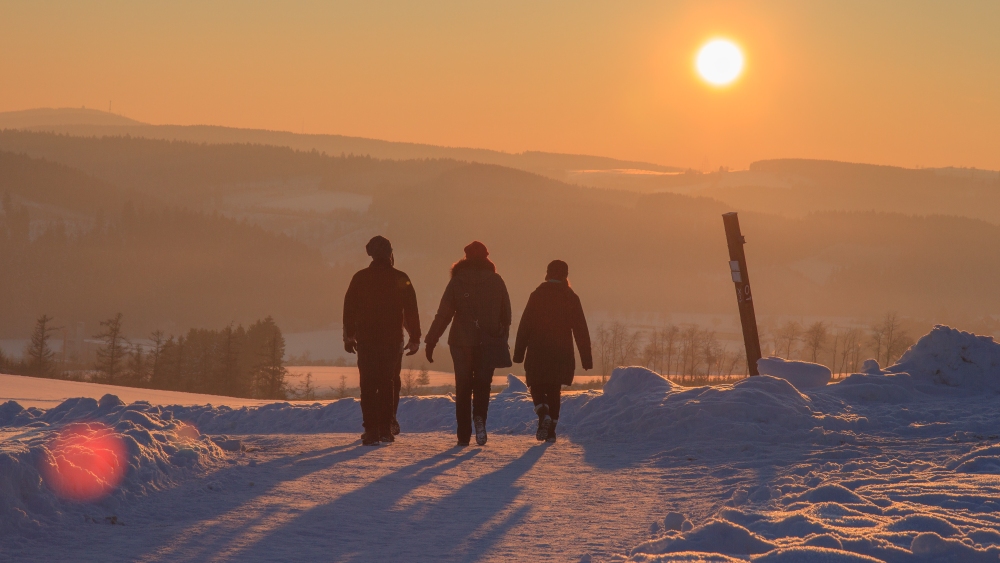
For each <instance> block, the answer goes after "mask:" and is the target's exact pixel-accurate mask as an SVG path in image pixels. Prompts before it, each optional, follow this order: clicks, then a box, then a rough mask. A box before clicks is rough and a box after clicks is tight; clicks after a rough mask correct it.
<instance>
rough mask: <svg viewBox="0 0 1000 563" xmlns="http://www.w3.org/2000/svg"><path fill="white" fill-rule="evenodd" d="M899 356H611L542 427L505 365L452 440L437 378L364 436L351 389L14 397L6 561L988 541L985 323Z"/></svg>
mask: <svg viewBox="0 0 1000 563" xmlns="http://www.w3.org/2000/svg"><path fill="white" fill-rule="evenodd" d="M892 369H893V370H895V371H891V372H890V373H888V374H883V373H869V374H855V375H853V376H851V377H849V378H847V379H845V380H844V381H840V382H838V383H836V384H834V385H826V386H822V387H819V388H816V389H813V390H810V391H807V392H806V393H803V392H800V391H799V390H797V389H796V388H795V387H794V386H792V385H791V384H790V383H789V382H788V381H786V380H783V379H780V378H775V377H770V376H760V377H754V378H749V379H747V380H745V381H741V382H738V383H736V384H734V385H721V386H713V387H701V388H681V387H678V386H676V385H674V384H672V383H670V382H669V381H667V380H665V379H663V378H662V377H660V376H658V375H656V374H655V373H652V372H650V371H648V370H645V369H643V368H623V369H618V370H615V373H614V375H612V377H611V379H610V380H609V381H608V383H607V384H606V385H605V386H604V389H603V391H602V392H594V391H591V392H584V393H575V394H567V395H566V396H564V400H563V409H562V415H561V417H560V427H559V428H560V430H561V435H562V436H563V437H562V438H561V439H560V441H559V442H558V443H557V444H554V445H546V444H538V443H536V442H535V441H534V440H533V436H532V435H531V434H533V432H532V430H533V429H532V426H533V424H532V419H533V412H532V409H531V401H530V400H529V398H528V396H527V395H526V393H524V389H523V385H522V388H521V389H520V390H519V389H518V388H517V385H516V384H517V383H519V382H517V381H516V380H510V381H509V383H510V385H509V386H508V388H507V390H506V391H505V392H504V393H500V394H498V395H495V396H494V397H493V398H492V400H491V406H490V423H489V424H490V428H491V430H492V431H493V434H492V435H491V439H490V443H489V444H488V445H487V446H486V447H485V448H477V447H471V448H464V449H460V448H455V447H453V443H454V437H453V435H452V434H451V432H450V431H446V430H450V429H451V428H453V424H454V403H453V401H452V400H451V399H450V398H449V397H445V396H439V397H420V398H406V399H405V400H404V401H401V403H400V409H399V419H400V422H401V423H402V424H403V427H404V430H412V431H414V433H412V434H411V433H405V434H404V435H403V436H402V437H401V438H400V440H399V441H398V442H397V443H396V444H394V445H392V446H384V447H378V448H365V447H361V446H360V444H359V440H358V438H357V433H356V430H357V429H359V428H360V426H361V421H360V409H359V408H358V405H357V402H356V401H355V400H354V399H343V400H340V401H334V402H330V403H326V404H288V403H282V404H272V405H266V406H261V407H251V408H247V407H240V408H230V407H209V406H170V405H164V404H159V405H157V404H151V403H148V402H136V403H132V404H125V403H124V402H122V401H121V400H120V399H119V398H118V397H115V396H112V395H107V396H104V397H102V398H101V399H100V401H95V400H94V399H89V398H85V399H71V400H68V401H65V402H64V403H62V404H60V405H58V406H56V407H53V408H50V409H45V410H42V409H38V408H23V407H22V406H21V405H20V404H18V403H16V402H13V401H10V402H6V403H3V404H0V429H2V430H0V561H64V560H65V561H148V562H155V561H240V562H244V561H246V562H254V561H283V560H298V561H354V562H360V561H417V562H420V561H608V562H613V561H619V562H620V561H625V560H626V559H627V560H628V561H630V562H636V563H639V562H642V563H653V562H655V563H676V562H681V561H684V562H686V563H692V562H695V561H705V562H708V561H711V562H714V563H720V562H725V563H733V562H748V561H752V562H753V563H775V562H800V561H805V562H824V563H825V562H831V561H835V562H839V563H871V562H873V561H883V562H886V563H911V562H912V563H928V562H942V561H955V562H962V563H967V562H979V561H983V562H986V561H989V562H992V563H996V562H997V561H1000V407H998V406H997V405H998V402H997V400H998V397H1000V345H998V344H997V343H996V342H993V341H992V339H989V338H983V337H976V336H974V335H971V334H968V333H961V332H959V331H955V330H952V329H949V328H947V327H936V328H935V329H934V330H933V331H932V332H931V333H930V334H928V335H927V336H925V337H923V338H922V339H921V340H920V341H919V342H918V343H917V344H916V345H915V346H914V347H912V348H911V349H910V350H909V351H907V353H906V354H904V357H903V360H901V361H900V363H899V364H897V365H896V366H893V368H892ZM49 384H50V385H51V384H52V383H49ZM15 391H17V392H18V396H26V397H30V395H29V394H25V393H21V392H20V390H15ZM352 430H354V431H353V432H352ZM345 432H350V433H345ZM227 435H228V436H227ZM234 438H238V439H239V440H242V441H243V443H242V445H243V446H250V449H249V450H243V449H241V444H240V442H239V441H238V440H237V439H234ZM121 448H124V450H122V449H121ZM78 464H79V465H78ZM78 467H84V468H90V469H87V471H86V472H84V473H81V472H80V471H79V470H78V469H76V468H78ZM123 467H124V470H119V469H117V468H123ZM91 469H93V473H90V472H89V471H90V470H91ZM112 478H113V479H112ZM102 483H111V484H110V485H107V486H105V485H103V484H102ZM95 487H97V488H96V489H95ZM100 487H105V488H104V489H103V490H104V492H103V493H102V492H101V491H102V489H101V488H100ZM95 491H96V492H97V493H99V495H98V496H97V497H90V496H87V495H90V494H92V493H93V492H95ZM84 496H87V499H89V500H86V501H85V502H81V498H83V497H84ZM72 499H77V500H72ZM112 523H118V524H123V525H108V524H112Z"/></svg>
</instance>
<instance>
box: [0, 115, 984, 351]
mask: <svg viewBox="0 0 1000 563" xmlns="http://www.w3.org/2000/svg"><path fill="white" fill-rule="evenodd" d="M0 147H4V148H14V149H17V150H20V151H23V152H26V153H28V154H30V155H32V156H33V157H36V158H37V157H44V158H45V159H47V160H46V161H44V162H43V161H40V160H33V159H30V158H27V157H24V156H11V155H7V156H5V157H4V159H0V162H9V163H20V164H19V165H18V166H20V168H18V167H17V166H7V167H5V168H3V169H0V171H2V174H0V189H2V190H5V191H8V192H10V193H11V194H13V195H12V207H11V208H10V210H9V211H7V210H6V208H5V213H6V214H7V215H6V217H7V218H6V219H5V220H6V221H7V224H8V227H7V228H6V229H7V231H6V232H7V233H8V234H7V235H6V236H7V237H8V239H7V242H6V243H5V244H6V245H7V246H6V247H5V248H6V249H7V250H5V252H7V253H8V255H10V256H16V257H17V258H16V259H17V260H18V262H17V264H19V266H18V267H17V268H14V269H7V270H5V273H4V274H3V275H4V276H5V277H4V280H5V281H4V283H5V284H7V285H5V286H4V288H6V289H5V291H9V292H10V293H8V295H10V296H12V298H11V299H10V300H8V301H6V302H5V304H4V307H6V308H8V310H10V311H11V314H10V315H5V316H4V321H3V322H5V323H7V324H6V325H5V326H6V327H7V328H5V329H4V330H8V331H12V332H17V331H18V330H22V331H26V330H28V328H30V326H31V322H32V321H33V319H34V318H35V316H37V315H38V314H41V313H42V312H48V313H49V314H53V315H64V317H61V318H76V317H87V318H95V319H99V318H104V317H105V316H106V315H108V314H110V313H113V312H115V311H117V310H119V309H120V308H121V309H125V308H128V309H129V311H134V312H127V318H129V319H130V320H132V322H136V323H138V324H140V325H141V326H143V327H156V328H165V327H180V329H183V330H186V329H187V328H188V327H190V326H222V325H224V324H226V323H228V322H230V321H234V320H235V321H238V322H244V323H248V322H250V321H251V320H253V319H256V318H262V317H264V316H266V315H268V314H273V315H274V317H275V319H276V320H277V321H278V322H279V323H280V324H281V326H282V327H283V328H285V329H286V330H289V331H294V330H298V329H301V328H309V327H329V326H332V327H335V326H337V325H338V324H339V314H340V300H341V299H342V292H343V290H344V287H345V286H346V282H347V280H348V279H349V278H350V276H351V274H353V272H354V271H355V270H356V269H357V268H360V267H363V266H364V265H366V264H367V257H366V256H365V253H364V244H365V242H366V241H367V240H368V238H369V237H371V236H373V235H375V234H384V235H386V236H388V237H389V238H390V239H391V240H392V242H393V244H394V247H395V248H396V263H397V266H398V267H400V268H401V269H403V270H405V271H407V272H409V273H410V275H411V278H412V279H413V282H414V286H415V287H416V289H417V292H418V296H419V298H420V305H421V309H422V312H423V317H424V323H425V325H426V324H428V323H429V322H430V317H431V316H432V313H433V311H434V309H435V308H436V306H437V302H438V299H439V298H440V293H441V291H442V290H443V288H444V286H445V284H446V283H447V280H448V268H449V266H450V265H451V264H452V263H453V262H454V261H455V260H457V259H458V258H460V257H461V249H462V247H463V246H464V245H465V244H467V243H468V242H469V241H470V240H473V239H479V240H482V241H484V242H485V243H486V244H487V245H488V247H489V248H490V250H491V252H492V254H491V257H492V258H493V259H494V260H495V261H496V263H497V265H498V267H499V269H500V272H501V273H502V274H503V275H504V277H505V279H506V280H507V281H508V286H509V287H510V290H511V296H512V298H513V300H514V307H515V316H516V314H517V313H518V312H519V311H520V308H521V307H522V306H523V304H524V302H525V301H526V299H527V296H528V294H529V293H530V291H531V290H532V289H534V287H535V286H536V285H537V284H538V283H539V282H540V281H541V279H542V275H543V273H544V269H545V264H546V263H547V262H548V261H549V260H551V259H553V258H561V259H564V260H566V261H567V262H569V264H570V278H571V279H572V281H573V284H574V286H575V287H576V288H577V289H578V291H579V292H580V294H581V296H582V297H583V299H584V303H585V305H586V306H587V308H588V310H589V311H591V312H592V313H593V314H594V315H595V319H608V318H611V317H616V316H618V317H622V316H628V315H638V316H635V317H632V318H641V319H649V322H657V321H656V319H658V318H659V319H663V318H667V316H669V315H672V314H681V315H682V317H683V315H691V314H715V315H719V314H722V315H731V314H733V313H734V312H735V304H734V303H733V302H732V296H731V293H732V285H731V283H732V282H731V281H730V279H729V270H728V266H727V260H728V254H727V251H726V248H725V240H724V236H723V232H722V221H721V218H720V215H721V214H722V213H724V212H726V211H731V210H733V209H735V210H738V211H741V212H742V213H741V222H742V224H743V230H744V233H745V235H746V238H747V241H748V246H747V255H748V259H749V261H750V270H751V273H752V277H753V280H754V285H755V293H756V296H757V299H756V302H757V312H758V315H759V316H760V318H761V319H762V322H766V320H767V319H768V318H771V317H776V316H783V315H796V316H822V317H836V318H839V319H845V318H855V319H857V320H858V322H861V323H867V322H868V320H869V319H868V317H869V316H872V315H875V316H876V317H881V316H882V315H883V314H884V313H885V312H886V311H890V310H896V311H898V312H899V314H900V315H902V316H904V317H909V318H911V319H921V320H922V322H927V323H930V322H937V321H948V322H971V321H972V320H977V321H978V320H983V319H986V320H988V319H990V318H991V317H990V315H994V314H997V313H1000V297H997V296H996V294H995V292H991V291H989V288H990V286H991V285H992V283H993V279H994V278H995V277H996V275H995V274H994V270H995V269H996V268H997V267H996V266H994V265H995V264H997V263H1000V260H998V258H1000V256H998V253H1000V250H998V248H1000V227H997V226H996V225H993V224H991V223H988V222H985V221H979V220H975V219H970V218H963V217H945V216H940V215H933V216H925V217H920V216H910V215H906V214H903V213H884V212H883V213H875V212H868V211H866V212H861V211H844V212H821V213H809V214H803V215H785V214H777V213H761V212H755V211H754V210H753V208H749V209H748V208H743V207H739V206H733V205H731V204H728V203H723V202H720V201H718V200H717V199H712V198H707V197H694V196H692V195H683V194H676V193H656V194H646V195H643V194H640V193H637V192H630V191H619V190H609V189H597V188H585V187H580V186H574V185H570V184H566V183H563V182H559V181H556V180H552V179H550V178H546V177H543V176H539V175H535V174H531V173H528V172H524V171H520V170H515V169H511V168H506V167H501V166H496V165H486V164H476V163H464V162H458V161H452V160H407V161H393V160H379V159H374V158H367V157H350V156H344V157H341V156H327V155H323V154H319V153H312V152H308V153H307V152H296V151H293V150H291V149H288V148H284V147H268V146H259V145H197V144H189V143H180V142H169V141H153V140H148V139H129V138H102V139H98V138H77V137H67V136H58V135H51V134H41V133H21V132H10V131H7V132H3V133H0ZM68 167H72V168H68ZM76 167H79V170H77V169H76ZM835 168H836V167H835ZM43 169H44V170H47V172H44V173H43V172H41V171H42V170H43ZM19 170H20V171H19ZM26 170H34V172H31V173H30V174H29V173H28V172H26ZM84 172H85V173H84ZM875 173H876V176H874V178H875V179H874V180H871V181H870V182H869V183H868V184H864V185H867V186H869V187H871V189H873V190H874V189H877V188H878V189H881V188H879V186H882V185H883V184H882V180H879V177H878V176H877V174H878V173H880V171H879V170H876V171H875ZM45 174H50V175H51V176H45ZM892 174H895V173H894V172H892V171H889V177H890V179H891V178H892V177H895V176H892ZM34 177H38V178H42V177H46V178H49V179H48V180H45V181H44V182H43V181H41V180H31V181H28V180H25V178H34ZM862 177H863V178H868V176H865V175H864V174H862ZM58 178H64V181H62V180H58ZM834 180H836V181H834ZM834 180H831V181H832V182H833V183H831V184H829V185H830V186H831V187H830V190H831V192H832V191H835V190H836V189H837V188H836V186H838V185H840V184H839V183H838V182H840V181H841V180H842V179H836V178H834ZM858 181H860V180H858ZM865 181H868V180H865ZM32 182H34V183H32ZM885 182H889V180H885ZM890 184H891V182H890ZM46 185H48V186H50V187H49V188H46V187H45V186H46ZM891 185H896V184H891ZM900 185H902V184H900ZM935 185H936V184H935ZM30 186H34V187H30ZM51 186H65V187H64V188H60V189H65V190H67V191H66V192H65V194H63V193H62V192H58V191H53V189H54V188H51ZM915 186H916V187H915V188H914V189H915V190H917V188H919V185H915ZM71 188H72V189H71ZM817 189H818V188H817ZM893 189H897V188H893ZM899 189H902V188H899ZM934 189H938V188H934ZM73 190H76V191H73ZM84 193H85V194H94V195H93V198H92V199H91V198H89V196H88V197H82V199H81V196H80V195H79V194H84ZM914 193H916V194H918V195H919V193H921V192H919V190H917V191H915V192H914ZM74 194H75V195H74ZM900 197H902V196H900ZM60 198H65V201H66V202H69V203H66V205H65V207H59V206H58V205H57V204H58V203H59V202H60V201H62V200H61V199H60ZM74 198H76V199H74ZM43 200H44V201H45V202H49V203H43ZM133 200H135V201H139V200H142V201H144V203H133V204H132V206H131V207H126V205H125V202H126V201H133ZM887 201H888V200H887ZM72 202H76V203H72ZM98 202H105V203H106V205H105V203H101V204H99V203H98ZM886 205H888V203H886ZM178 206H187V207H188V208H189V209H190V210H189V211H181V210H178V209H176V207H178ZM900 207H901V208H903V207H905V206H903V205H901V206H900ZM126 209H131V211H124V212H123V210H126ZM23 210H27V212H28V213H29V215H30V216H31V217H30V221H29V222H30V231H31V235H30V236H29V239H30V241H26V240H25V238H24V236H23V233H24V227H23V225H25V224H28V223H25V221H26V219H24V216H23V215H19V214H20V213H22V212H23ZM43 212H44V213H46V214H48V215H46V217H49V218H48V219H45V220H40V219H37V217H41V216H42V214H43ZM60 213H61V214H62V215H60ZM74 217H75V218H76V219H73V218H74ZM55 219H58V221H57V222H56V223H52V221H53V220H55ZM84 219H86V220H84ZM74 221H75V222H74ZM17 225H22V226H21V227H18V226H17ZM62 225H67V227H66V229H65V234H63V227H62ZM18 229H20V231H18ZM18 232H20V233H21V235H18V234H17V233H18ZM18 237H20V238H18ZM12 271H13V272H16V273H10V272H12ZM80 272H84V273H80ZM50 303H58V308H59V311H56V310H55V309H49V310H46V311H43V310H42V307H43V305H44V304H50ZM60 311H65V312H60ZM873 311H874V313H873ZM945 311H947V313H945ZM8 319H9V320H8ZM598 322H599V321H598ZM17 327H22V328H20V329H19V328H17Z"/></svg>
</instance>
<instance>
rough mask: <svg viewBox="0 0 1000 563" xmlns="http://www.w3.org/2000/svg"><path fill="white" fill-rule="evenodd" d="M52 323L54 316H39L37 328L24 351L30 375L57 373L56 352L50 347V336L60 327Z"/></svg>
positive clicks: (49, 375)
mask: <svg viewBox="0 0 1000 563" xmlns="http://www.w3.org/2000/svg"><path fill="white" fill-rule="evenodd" d="M51 323H52V317H50V316H48V315H42V316H40V317H38V320H37V321H36V322H35V330H33V331H32V333H31V341H30V342H29V343H28V347H27V349H26V350H25V353H24V356H25V361H26V362H27V372H28V375H33V376H35V377H52V375H53V374H54V373H55V352H53V351H52V349H51V348H49V338H50V337H51V336H52V333H53V332H55V331H56V330H58V328H57V327H54V326H52V324H51Z"/></svg>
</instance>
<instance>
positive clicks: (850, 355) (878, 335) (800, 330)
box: [593, 312, 914, 383]
mask: <svg viewBox="0 0 1000 563" xmlns="http://www.w3.org/2000/svg"><path fill="white" fill-rule="evenodd" d="M760 340H761V349H762V351H763V353H764V355H765V356H768V355H777V356H780V357H783V358H785V359H789V360H804V361H809V362H813V363H818V364H823V365H825V366H827V367H829V368H830V370H831V371H833V373H834V374H842V373H857V372H858V370H859V369H860V368H861V365H862V363H863V362H864V360H866V359H868V358H874V359H876V360H878V362H879V364H880V365H882V366H889V365H892V364H894V363H895V362H896V361H898V360H899V357H900V356H902V354H903V352H905V351H906V350H907V349H908V348H909V347H910V346H911V345H913V343H914V340H913V338H912V337H911V336H910V335H909V332H908V331H907V330H906V329H905V328H904V327H903V323H902V319H901V318H900V316H899V315H898V313H895V312H890V313H886V315H885V316H884V317H883V318H882V319H881V320H879V321H877V322H874V323H872V324H871V325H869V326H868V327H867V328H865V327H858V326H855V327H846V328H845V327H834V326H832V325H831V324H829V323H827V322H824V321H816V322H814V323H811V324H809V325H808V326H803V325H802V324H801V323H799V322H796V321H788V322H785V323H784V324H782V325H781V326H779V327H777V328H774V329H771V328H769V327H766V326H764V327H761V328H760ZM593 347H594V356H595V360H596V366H595V367H597V368H598V369H599V371H600V373H601V374H602V375H603V376H604V378H607V376H608V375H609V374H610V373H611V371H612V370H614V368H616V367H618V366H628V365H636V364H640V365H643V366H645V367H647V368H649V369H651V370H653V371H655V372H657V373H659V374H661V375H666V376H676V377H671V378H672V379H675V380H677V381H680V382H682V383H683V382H687V381H691V382H694V381H699V382H700V381H705V380H711V379H712V378H713V377H714V378H730V377H733V376H743V375H746V374H747V365H746V356H745V353H744V350H743V348H742V346H736V347H730V346H729V345H727V344H725V343H724V342H721V341H720V339H719V337H718V334H717V333H716V331H714V330H711V329H707V328H702V327H701V326H699V325H697V324H686V325H674V324H669V325H665V326H662V327H657V328H650V329H646V330H639V329H634V328H631V327H629V326H628V325H626V324H625V323H622V322H620V321H614V322H611V323H602V324H601V325H599V326H598V327H597V329H596V331H595V333H594V338H593Z"/></svg>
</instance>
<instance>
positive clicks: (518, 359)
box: [512, 353, 524, 364]
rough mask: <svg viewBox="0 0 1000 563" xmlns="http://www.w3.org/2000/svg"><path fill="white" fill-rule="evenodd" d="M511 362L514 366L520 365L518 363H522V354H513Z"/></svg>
mask: <svg viewBox="0 0 1000 563" xmlns="http://www.w3.org/2000/svg"><path fill="white" fill-rule="evenodd" d="M512 361H513V362H514V363H515V364H520V363H522V362H524V354H523V353H522V354H514V357H513V358H512Z"/></svg>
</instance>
